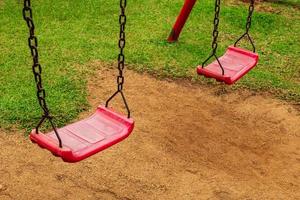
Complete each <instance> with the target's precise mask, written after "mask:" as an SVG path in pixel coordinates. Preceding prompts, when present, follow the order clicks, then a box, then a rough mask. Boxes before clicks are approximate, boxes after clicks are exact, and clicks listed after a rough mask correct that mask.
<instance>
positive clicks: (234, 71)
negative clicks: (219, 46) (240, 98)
mask: <svg viewBox="0 0 300 200" xmlns="http://www.w3.org/2000/svg"><path fill="white" fill-rule="evenodd" d="M258 58H259V56H258V54H257V53H253V52H251V51H248V50H245V49H241V48H238V47H234V46H230V47H229V48H228V49H227V51H226V53H225V54H224V55H223V56H222V57H220V58H219V61H220V63H221V64H222V66H223V68H224V72H225V73H224V75H223V74H222V69H221V67H220V65H219V63H218V61H217V60H215V61H214V62H212V63H211V64H209V65H207V66H206V67H204V68H202V66H198V68H197V72H198V74H199V75H204V76H205V77H208V78H214V79H216V80H217V81H220V82H224V83H226V84H228V85H231V84H234V83H235V82H236V81H238V80H239V79H240V78H242V77H243V76H244V75H246V74H247V73H248V72H249V71H250V70H251V69H252V68H254V67H255V66H256V65H257V62H258Z"/></svg>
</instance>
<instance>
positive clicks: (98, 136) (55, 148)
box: [30, 106, 134, 162]
mask: <svg viewBox="0 0 300 200" xmlns="http://www.w3.org/2000/svg"><path fill="white" fill-rule="evenodd" d="M133 127H134V121H133V120H132V119H128V118H127V117H125V116H122V115H120V114H117V113H116V112H114V111H112V110H111V109H108V108H106V107H104V106H99V107H98V109H97V110H96V112H95V114H94V115H92V116H91V117H89V118H87V119H84V120H81V121H79V122H76V123H74V124H71V125H67V126H65V127H63V128H60V129H58V130H57V131H58V133H59V136H60V137H61V140H62V144H63V147H62V148H60V147H59V142H58V139H57V137H56V135H55V133H54V131H52V132H50V133H47V134H43V133H39V134H37V133H36V131H35V130H33V131H32V132H31V134H30V139H31V141H32V142H34V143H37V144H38V145H39V146H40V147H42V148H45V149H47V150H49V151H51V152H52V153H53V154H54V155H56V156H59V157H61V158H62V159H63V160H64V161H65V162H78V161H81V160H83V159H85V158H87V157H89V156H92V155H94V154H96V153H98V152H100V151H102V150H104V149H106V148H108V147H110V146H112V145H114V144H116V143H118V142H120V141H122V140H124V139H125V138H127V137H128V136H129V135H130V133H131V132H132V130H133Z"/></svg>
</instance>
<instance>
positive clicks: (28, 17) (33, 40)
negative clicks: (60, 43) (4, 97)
mask: <svg viewBox="0 0 300 200" xmlns="http://www.w3.org/2000/svg"><path fill="white" fill-rule="evenodd" d="M23 18H24V20H25V21H26V23H27V26H28V29H29V38H28V46H29V48H30V52H31V56H32V59H33V65H32V72H33V74H34V79H35V82H36V88H37V98H38V101H39V104H40V106H41V108H42V109H43V111H44V115H45V117H46V118H48V117H49V109H48V106H47V103H46V92H45V90H44V89H43V84H42V76H41V75H42V67H41V65H40V64H39V53H38V40H37V37H36V36H35V26H34V22H33V15H32V9H31V2H30V0H24V8H23Z"/></svg>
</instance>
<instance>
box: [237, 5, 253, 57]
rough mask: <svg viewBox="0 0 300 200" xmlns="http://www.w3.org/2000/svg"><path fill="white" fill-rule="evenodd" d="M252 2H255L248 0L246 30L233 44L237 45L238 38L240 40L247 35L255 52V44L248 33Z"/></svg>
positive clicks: (250, 22) (250, 23)
mask: <svg viewBox="0 0 300 200" xmlns="http://www.w3.org/2000/svg"><path fill="white" fill-rule="evenodd" d="M254 4H255V0H250V6H249V12H248V17H247V23H246V31H245V33H244V34H243V35H242V36H241V37H240V38H239V39H238V40H237V41H236V42H235V43H234V46H237V44H238V43H239V41H240V40H242V39H243V38H244V37H245V36H247V37H248V39H249V41H250V43H251V45H252V48H253V52H255V45H254V42H253V40H252V38H251V37H250V35H249V31H250V28H251V25H252V16H253V12H254Z"/></svg>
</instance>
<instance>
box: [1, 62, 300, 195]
mask: <svg viewBox="0 0 300 200" xmlns="http://www.w3.org/2000/svg"><path fill="white" fill-rule="evenodd" d="M91 65H92V66H91V67H97V65H98V64H97V63H93V64H91ZM114 74H115V71H111V70H104V71H103V70H102V71H98V72H97V78H96V77H94V78H92V79H91V80H90V83H89V92H90V94H91V95H90V97H89V100H90V103H91V105H93V106H94V108H95V107H96V106H97V105H98V103H99V102H104V100H105V98H106V97H108V96H109V95H110V94H111V93H112V91H113V89H115V85H114V84H115V83H114V80H115V78H114V77H113V76H114ZM126 75H127V79H126V94H127V97H128V101H129V103H130V105H131V108H132V110H133V113H132V114H133V117H134V119H135V121H136V128H135V130H134V132H133V134H132V135H131V136H130V137H129V138H128V139H127V140H125V141H124V142H122V143H120V144H118V145H116V146H114V147H112V148H110V149H108V150H106V151H104V152H102V153H99V154H97V155H95V156H93V157H91V158H89V159H87V160H85V161H83V162H80V163H77V164H67V163H64V162H62V161H61V160H60V159H59V158H56V157H53V156H52V154H51V153H49V152H47V151H46V150H42V149H40V148H38V147H37V146H36V145H33V144H31V142H30V141H29V140H28V139H27V138H25V137H23V136H22V134H12V135H8V134H0V147H1V151H0V164H1V165H0V199H1V200H10V199H16V200H23V199H25V200H26V199H30V200H35V199H37V200H52V199H64V200H92V199H95V200H96V199H97V200H106V199H107V200H110V199H112V200H114V199H116V200H131V199H132V200H134V199H141V200H152V199H153V200H158V199H159V200H160V199H162V200H168V199H171V200H174V199H178V200H185V199H187V200H192V199H195V200H199V199H210V200H214V199H221V200H228V199H248V200H250V199H284V200H287V199H293V200H294V199H300V116H299V112H298V111H296V110H295V108H293V107H292V106H289V105H286V104H285V103H283V102H280V101H278V100H274V99H271V98H269V97H267V96H260V95H255V94H252V93H250V92H246V91H238V92H229V93H228V92H226V90H223V89H222V87H217V88H208V87H204V86H200V85H192V84H191V83H189V82H187V81H183V83H175V82H168V81H160V80H157V79H154V78H152V77H150V76H148V75H140V74H137V73H134V72H131V71H127V72H126ZM117 107H118V105H117ZM92 112H93V109H91V110H90V111H87V112H86V113H83V114H82V115H81V116H80V118H82V117H84V116H86V115H88V114H91V113H92Z"/></svg>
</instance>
